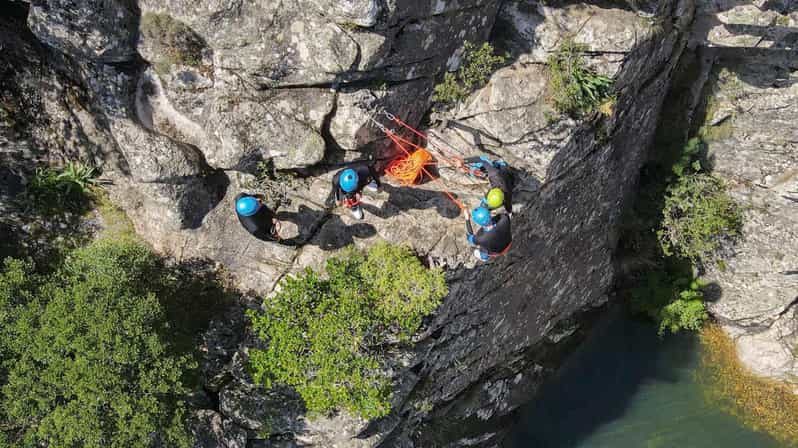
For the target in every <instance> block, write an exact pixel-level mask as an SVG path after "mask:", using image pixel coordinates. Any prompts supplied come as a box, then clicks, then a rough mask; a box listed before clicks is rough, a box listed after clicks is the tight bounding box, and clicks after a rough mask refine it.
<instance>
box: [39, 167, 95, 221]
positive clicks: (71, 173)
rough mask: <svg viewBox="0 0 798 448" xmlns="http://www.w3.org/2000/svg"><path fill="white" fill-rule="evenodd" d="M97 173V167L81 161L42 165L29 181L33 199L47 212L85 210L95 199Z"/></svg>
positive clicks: (77, 211) (42, 210) (76, 211)
mask: <svg viewBox="0 0 798 448" xmlns="http://www.w3.org/2000/svg"><path fill="white" fill-rule="evenodd" d="M96 177H97V171H96V170H95V169H94V168H93V167H91V166H89V165H87V164H84V163H80V162H68V163H67V164H66V165H64V167H63V168H61V169H56V168H53V167H44V168H39V169H37V170H36V173H35V174H34V176H33V178H32V179H31V182H30V185H28V195H29V198H30V203H31V204H32V205H33V206H34V208H36V209H38V210H39V211H40V212H42V213H46V214H53V213H60V212H64V211H70V212H73V213H82V212H85V211H87V210H88V208H89V206H90V205H91V202H92V188H93V187H94V186H95V185H96V183H97V181H96Z"/></svg>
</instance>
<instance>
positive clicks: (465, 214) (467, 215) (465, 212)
mask: <svg viewBox="0 0 798 448" xmlns="http://www.w3.org/2000/svg"><path fill="white" fill-rule="evenodd" d="M463 218H465V220H466V221H470V220H471V214H469V213H468V210H465V209H464V210H463Z"/></svg>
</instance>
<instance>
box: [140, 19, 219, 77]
mask: <svg viewBox="0 0 798 448" xmlns="http://www.w3.org/2000/svg"><path fill="white" fill-rule="evenodd" d="M141 35H142V37H143V38H145V39H146V40H147V41H148V42H151V43H152V44H153V47H154V48H153V51H154V52H156V53H157V54H159V55H160V57H159V58H158V60H156V61H154V63H155V70H156V71H157V72H158V73H167V72H169V69H170V67H171V66H172V65H187V66H191V67H198V66H199V65H200V64H201V63H202V50H203V48H205V43H204V42H203V41H202V38H201V37H199V36H198V35H197V34H196V33H195V32H194V31H193V30H192V29H191V28H189V27H188V26H187V25H186V24H184V23H183V22H181V21H179V20H175V19H174V18H172V17H171V16H169V15H168V14H157V13H152V12H148V13H145V14H144V15H143V16H142V17H141Z"/></svg>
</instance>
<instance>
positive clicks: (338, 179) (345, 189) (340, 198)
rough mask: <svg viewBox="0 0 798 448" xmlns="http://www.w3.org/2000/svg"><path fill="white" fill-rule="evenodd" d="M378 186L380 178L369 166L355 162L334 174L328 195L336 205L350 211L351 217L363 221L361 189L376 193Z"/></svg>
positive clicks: (365, 163)
mask: <svg viewBox="0 0 798 448" xmlns="http://www.w3.org/2000/svg"><path fill="white" fill-rule="evenodd" d="M380 185H381V184H380V177H379V175H377V172H376V171H375V170H374V167H373V166H372V165H371V164H369V163H367V162H356V163H353V164H351V165H349V166H348V167H346V168H344V169H342V170H341V171H338V172H337V173H335V176H333V179H332V192H331V193H330V194H331V195H332V196H333V197H334V198H335V203H336V204H337V205H341V204H343V205H344V206H345V207H346V208H348V209H350V210H351V212H352V216H354V217H355V218H357V219H363V208H362V207H360V196H361V194H360V193H361V192H362V191H363V188H368V189H370V190H372V191H377V189H378V188H379V187H380Z"/></svg>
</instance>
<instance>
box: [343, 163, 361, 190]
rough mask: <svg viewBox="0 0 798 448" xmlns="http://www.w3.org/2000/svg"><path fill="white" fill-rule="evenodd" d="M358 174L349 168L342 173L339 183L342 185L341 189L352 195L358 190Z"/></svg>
mask: <svg viewBox="0 0 798 448" xmlns="http://www.w3.org/2000/svg"><path fill="white" fill-rule="evenodd" d="M358 180H359V179H358V178H357V173H356V172H355V170H353V169H352V168H347V169H345V170H344V172H343V173H341V177H340V178H339V179H338V183H339V184H340V185H341V189H342V190H344V191H345V192H347V193H351V192H353V191H355V190H357V182H358Z"/></svg>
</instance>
